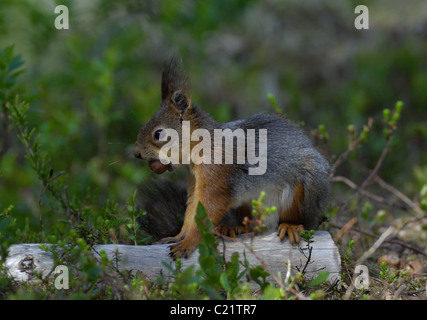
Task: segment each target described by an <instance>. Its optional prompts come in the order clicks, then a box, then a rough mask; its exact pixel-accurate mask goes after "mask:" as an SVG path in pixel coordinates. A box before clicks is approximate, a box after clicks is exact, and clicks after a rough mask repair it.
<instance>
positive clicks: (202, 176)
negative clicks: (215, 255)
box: [133, 57, 330, 259]
mask: <svg viewBox="0 0 427 320" xmlns="http://www.w3.org/2000/svg"><path fill="white" fill-rule="evenodd" d="M161 99H162V100H161V104H160V108H159V109H158V111H157V112H156V113H155V114H154V115H153V116H152V118H151V119H150V120H148V122H146V123H145V124H144V125H143V126H142V127H141V129H140V131H139V133H138V136H137V141H136V143H135V145H134V147H133V154H134V156H135V157H136V158H138V159H142V160H145V161H148V165H149V167H150V169H151V170H152V171H154V172H155V173H157V174H162V173H164V172H165V171H169V172H171V171H174V170H176V169H178V168H179V167H182V166H184V167H186V168H187V177H188V187H187V190H185V188H183V187H181V186H180V187H174V186H172V185H171V186H170V187H167V186H166V185H165V182H164V181H162V182H161V185H158V186H157V187H153V188H152V189H151V193H150V192H148V193H147V192H146V191H147V190H149V188H145V190H141V192H140V193H142V194H144V192H145V193H146V195H145V197H144V196H142V200H141V203H140V206H141V207H142V208H146V209H147V210H150V211H151V212H153V213H154V214H160V213H161V210H163V209H166V210H172V211H173V210H175V211H178V212H172V213H169V216H172V215H175V216H180V217H183V220H184V221H183V224H182V228H181V230H180V231H179V233H178V234H176V235H175V236H171V237H164V238H162V239H161V240H160V243H172V245H171V246H170V250H171V252H170V255H171V256H172V257H173V258H174V259H176V258H180V257H188V256H189V255H190V254H191V252H192V251H193V250H194V249H195V248H196V246H197V245H198V243H199V242H200V241H201V235H200V232H199V230H198V227H197V225H196V223H195V219H194V218H195V214H196V209H197V206H198V203H199V202H201V203H202V204H203V206H204V207H205V209H206V212H207V216H208V218H209V219H210V220H211V222H212V223H213V225H214V226H216V227H217V228H219V230H221V232H224V233H228V234H230V235H234V234H236V233H239V232H241V230H242V226H243V224H242V221H243V217H245V216H249V217H250V215H251V210H252V200H253V199H257V198H258V197H259V195H260V193H261V191H264V192H265V194H266V196H265V198H264V200H263V204H264V205H268V206H275V207H276V208H277V210H276V213H273V214H269V215H268V218H267V221H266V222H265V224H266V225H267V227H269V228H276V229H277V232H278V236H279V239H280V240H281V241H283V239H284V238H285V237H286V235H287V236H288V238H289V241H290V242H291V243H292V244H294V243H299V242H300V236H299V233H300V232H302V231H304V230H311V229H316V228H317V227H318V226H319V224H320V222H321V214H322V212H323V210H324V209H325V207H326V205H327V202H328V197H329V189H330V186H329V171H330V166H329V163H328V161H327V160H326V159H325V158H324V157H323V156H322V155H321V154H320V153H319V152H318V151H317V150H316V149H315V147H314V146H313V144H312V142H311V140H310V139H309V138H308V136H307V135H305V133H304V132H303V130H302V129H301V128H300V127H299V126H297V125H296V124H294V123H292V122H291V121H289V120H288V119H286V118H285V117H284V116H282V115H279V114H267V113H261V114H256V115H253V116H251V117H249V118H248V119H245V120H236V121H232V122H228V123H219V122H217V121H216V120H215V119H213V118H212V117H211V116H210V115H208V114H207V113H206V112H204V111H203V110H202V109H201V108H200V107H199V106H198V105H196V104H195V103H193V102H192V100H191V93H190V90H189V85H188V78H187V76H186V74H185V72H184V70H183V66H182V62H181V61H180V60H179V59H177V58H176V57H173V58H171V59H170V61H169V62H168V63H167V64H166V66H165V68H164V70H163V73H162V79H161ZM183 123H187V124H189V125H190V126H189V132H190V134H191V137H193V136H192V134H193V133H195V132H199V131H196V130H198V129H199V130H200V129H203V130H204V132H207V133H208V134H209V135H208V137H210V138H209V139H211V140H208V141H205V142H207V144H206V145H207V146H208V147H209V146H211V147H212V146H213V145H215V147H216V146H217V145H216V144H215V141H213V138H214V137H216V136H215V132H216V130H225V129H230V130H229V131H231V130H234V132H237V130H241V132H244V133H246V134H247V137H246V138H247V140H245V141H247V142H248V143H247V144H246V145H244V149H243V155H247V156H248V159H243V161H242V159H239V157H238V156H237V155H238V154H237V153H238V150H237V147H238V146H239V145H237V146H236V145H235V144H234V142H236V140H238V139H237V138H236V136H234V137H233V140H232V141H233V150H232V152H231V155H232V156H235V157H233V159H232V161H231V162H230V161H228V162H227V161H222V162H218V161H214V157H216V156H217V153H216V152H207V151H209V150H205V149H203V154H204V156H205V158H204V160H207V161H204V162H203V161H202V162H200V161H196V160H200V159H196V160H194V159H191V158H190V157H189V154H191V155H193V151H195V150H196V148H197V150H198V151H200V146H198V145H197V144H196V142H198V141H199V140H198V141H193V139H191V140H192V141H185V139H184V138H182V137H183V136H184V134H185V132H184V126H183ZM170 129H173V130H175V132H177V134H178V136H179V137H181V138H182V139H181V140H178V141H175V142H173V143H174V146H175V148H177V149H178V150H179V156H178V158H177V157H176V156H175V159H172V160H175V161H171V158H168V161H165V160H164V157H165V154H167V155H171V153H172V151H173V150H174V149H173V147H172V148H169V151H168V152H166V153H165V152H164V150H163V148H164V147H166V146H167V145H169V146H170V144H171V140H172V137H171V136H169V135H167V138H169V139H167V138H165V132H169V131H168V130H170ZM251 130H252V132H255V134H254V136H255V140H254V141H255V145H256V141H258V145H256V146H255V147H254V146H253V145H252V146H250V145H249V140H250V136H249V132H250V131H251ZM257 130H258V131H257ZM261 130H264V133H265V134H262V131H261ZM188 137H189V136H188V134H187V138H188ZM203 137H206V135H204V136H203ZM199 138H200V136H199ZM187 140H188V139H187ZM220 142H221V143H222V140H221V141H220ZM237 142H238V141H237ZM186 144H187V146H186ZM252 144H254V143H252ZM212 149H213V148H212ZM224 149H225V148H222V149H221V151H220V152H221V153H222V156H224V157H225V153H226V151H224ZM249 149H252V150H249ZM175 150H176V149H175ZM263 150H264V151H266V152H265V154H264V156H265V167H264V170H261V172H255V171H253V174H250V172H251V170H254V169H260V168H259V167H261V161H259V166H258V168H255V166H254V162H253V161H250V160H251V159H249V154H250V151H251V152H253V153H254V154H256V153H258V156H259V157H261V156H262V153H263V152H262V151H263ZM215 151H216V150H215ZM205 152H206V155H205ZM229 153H230V152H229ZM162 154H163V159H162ZM229 155H230V154H229ZM236 158H237V160H236ZM185 160H187V161H185ZM252 160H253V159H252ZM261 169H262V168H261ZM254 172H255V173H254ZM153 192H156V193H157V196H158V199H161V200H157V202H158V204H159V208H156V200H154V199H153V198H152V196H153ZM165 193H169V194H165ZM166 196H167V198H166ZM185 197H187V199H186V203H184V201H185ZM162 198H163V199H162ZM164 199H166V200H164ZM184 208H185V209H184ZM184 210H185V213H184V214H183V211H184ZM175 220H176V219H175ZM238 220H240V221H238ZM236 221H237V224H238V225H237V226H230V227H227V224H228V223H230V224H234V223H236ZM157 223H160V224H161V223H162V222H161V220H158V221H157ZM224 226H225V227H224Z"/></svg>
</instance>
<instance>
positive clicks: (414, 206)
mask: <svg viewBox="0 0 427 320" xmlns="http://www.w3.org/2000/svg"><path fill="white" fill-rule="evenodd" d="M374 179H375V182H377V183H378V184H379V185H380V186H381V187H382V188H383V189H385V190H387V191H389V192H391V193H392V194H394V195H395V196H396V197H398V198H399V199H400V200H402V201H403V202H404V203H406V204H407V205H408V206H409V207H410V208H411V209H412V210H414V211H415V212H416V213H417V214H419V216H420V217H421V216H424V215H425V214H426V213H425V212H424V211H423V210H422V209H421V208H420V206H419V205H418V204H417V203H415V202H414V201H412V200H411V199H409V198H408V197H407V196H405V195H404V194H403V193H402V192H400V191H399V190H397V189H396V188H394V187H392V186H391V185H389V184H388V183H387V182H385V181H384V180H383V179H381V178H380V177H379V176H375V177H374Z"/></svg>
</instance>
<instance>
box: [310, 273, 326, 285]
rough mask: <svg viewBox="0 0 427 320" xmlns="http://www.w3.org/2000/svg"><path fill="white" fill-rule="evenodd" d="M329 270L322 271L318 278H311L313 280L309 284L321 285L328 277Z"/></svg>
mask: <svg viewBox="0 0 427 320" xmlns="http://www.w3.org/2000/svg"><path fill="white" fill-rule="evenodd" d="M328 276H329V271H320V272H319V274H318V275H317V277H316V278H314V279H313V280H311V282H310V283H309V284H308V285H309V286H310V287H315V286H318V285H321V284H322V283H323V282H325V281H326V279H328Z"/></svg>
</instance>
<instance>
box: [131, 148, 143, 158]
mask: <svg viewBox="0 0 427 320" xmlns="http://www.w3.org/2000/svg"><path fill="white" fill-rule="evenodd" d="M133 155H134V157H135V158H137V159H142V155H141V151H140V150H139V149H138V147H137V146H135V147H133Z"/></svg>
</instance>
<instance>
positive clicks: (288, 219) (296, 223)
mask: <svg viewBox="0 0 427 320" xmlns="http://www.w3.org/2000/svg"><path fill="white" fill-rule="evenodd" d="M303 201H304V185H303V184H302V183H299V184H297V185H296V186H295V187H294V189H293V195H292V204H291V206H290V207H289V208H287V209H281V210H280V212H279V221H280V224H279V228H278V236H279V239H280V241H283V239H284V238H285V236H286V235H288V237H289V242H290V243H291V244H294V243H300V241H301V238H300V235H299V234H300V232H303V231H304V226H303V225H302V224H301V222H302V215H301V206H302V204H303Z"/></svg>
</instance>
